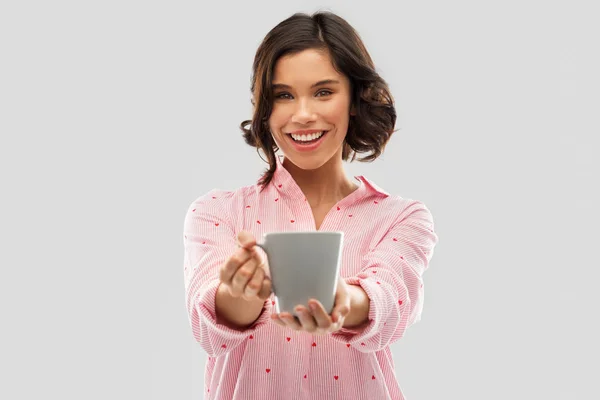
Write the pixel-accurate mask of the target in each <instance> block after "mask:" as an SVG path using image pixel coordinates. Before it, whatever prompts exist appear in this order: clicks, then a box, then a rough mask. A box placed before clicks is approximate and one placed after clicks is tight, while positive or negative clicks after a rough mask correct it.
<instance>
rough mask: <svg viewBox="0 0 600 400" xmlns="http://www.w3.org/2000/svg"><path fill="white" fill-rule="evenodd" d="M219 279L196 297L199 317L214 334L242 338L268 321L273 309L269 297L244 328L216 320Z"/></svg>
mask: <svg viewBox="0 0 600 400" xmlns="http://www.w3.org/2000/svg"><path fill="white" fill-rule="evenodd" d="M219 285H220V281H219V280H218V279H215V280H213V281H211V282H210V283H209V284H208V285H207V286H206V288H205V289H204V290H203V292H202V294H201V295H200V296H199V297H198V300H197V305H198V310H199V314H200V318H201V320H202V322H203V323H205V324H206V326H207V327H208V328H209V330H210V331H212V332H213V333H215V334H218V335H220V336H222V337H223V338H229V339H237V338H244V337H246V336H247V335H248V333H250V332H253V331H256V330H258V329H260V328H261V327H263V326H265V325H266V324H267V323H269V322H270V319H271V317H270V315H271V312H272V309H273V304H272V299H271V298H270V297H269V298H268V299H266V300H265V302H264V305H263V309H262V311H261V313H260V315H259V316H258V318H257V319H256V321H254V323H252V325H250V326H249V327H247V328H245V329H233V328H231V327H229V326H227V325H224V324H222V323H220V322H219V321H218V320H217V312H216V297H217V290H218V288H219Z"/></svg>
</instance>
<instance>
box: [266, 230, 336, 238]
mask: <svg viewBox="0 0 600 400" xmlns="http://www.w3.org/2000/svg"><path fill="white" fill-rule="evenodd" d="M315 233H316V234H318V235H342V236H343V235H344V232H342V231H287V232H268V233H265V234H263V236H265V237H266V236H269V235H302V234H311V235H314V234H315Z"/></svg>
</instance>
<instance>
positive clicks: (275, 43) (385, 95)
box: [240, 11, 396, 189]
mask: <svg viewBox="0 0 600 400" xmlns="http://www.w3.org/2000/svg"><path fill="white" fill-rule="evenodd" d="M307 49H315V50H324V51H327V52H328V54H329V55H330V57H331V60H332V63H333V67H334V68H335V69H336V70H337V71H338V72H339V73H341V74H343V75H345V76H346V77H347V78H348V79H349V81H350V93H351V107H354V115H350V120H349V123H348V132H347V134H346V138H345V141H344V144H343V146H344V148H343V152H342V159H343V160H344V161H348V160H349V159H350V157H352V158H351V159H350V161H354V159H355V158H356V154H357V153H368V154H367V155H365V156H363V157H361V158H358V161H373V160H375V159H376V158H377V157H379V156H380V155H381V153H382V152H383V149H384V147H385V145H386V144H387V142H388V141H389V139H390V137H391V135H392V133H393V132H394V125H395V123H396V109H395V107H394V98H393V97H392V95H391V93H390V90H389V88H388V85H387V83H386V82H385V81H384V80H383V78H381V77H380V76H379V74H378V73H377V72H376V71H375V66H374V64H373V60H372V59H371V56H370V55H369V53H368V52H367V49H366V48H365V46H364V44H363V42H362V40H361V38H360V36H359V35H358V33H357V32H356V31H355V30H354V28H353V27H352V26H351V25H350V24H349V23H348V22H347V21H346V20H344V19H343V18H341V17H340V16H338V15H336V14H334V13H331V12H329V11H319V12H316V13H314V14H313V15H308V14H304V13H296V14H294V15H292V16H291V17H289V18H287V19H286V20H284V21H282V22H280V23H279V24H278V25H277V26H275V27H274V28H273V29H272V30H271V31H270V32H269V33H268V34H267V35H266V36H265V38H264V40H263V41H262V43H261V44H260V46H259V47H258V49H257V51H256V55H255V58H254V63H253V72H252V81H251V88H250V91H251V93H252V105H253V108H254V115H253V117H252V119H251V120H246V121H243V122H242V123H241V124H240V128H241V130H242V132H243V137H244V140H245V141H246V143H247V144H249V145H250V146H253V147H256V150H257V152H258V153H259V156H260V150H262V151H263V152H264V153H265V154H266V156H267V160H268V163H269V168H268V169H267V170H266V172H265V173H264V175H263V176H262V177H261V179H260V180H259V182H258V183H259V184H260V185H261V186H262V189H264V188H265V187H266V186H267V185H268V184H269V182H271V180H272V179H273V174H274V172H275V168H276V165H277V163H276V158H275V157H276V156H275V152H276V151H277V150H279V149H278V148H277V144H276V143H275V141H274V140H273V137H272V136H271V133H270V130H269V117H270V115H271V112H272V110H273V100H274V99H273V89H272V82H273V69H274V67H275V64H276V62H277V60H279V58H281V57H282V56H284V55H288V54H296V53H299V52H301V51H303V50H307ZM261 158H262V157H261ZM263 160H264V158H263Z"/></svg>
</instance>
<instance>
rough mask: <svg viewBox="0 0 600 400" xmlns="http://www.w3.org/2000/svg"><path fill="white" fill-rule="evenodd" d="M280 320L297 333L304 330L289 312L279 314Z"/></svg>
mask: <svg viewBox="0 0 600 400" xmlns="http://www.w3.org/2000/svg"><path fill="white" fill-rule="evenodd" d="M279 318H280V319H281V320H282V321H283V322H285V324H286V325H287V327H288V328H290V329H293V330H295V331H297V330H300V329H301V328H302V325H300V322H299V321H298V320H297V319H296V318H294V316H293V315H292V314H290V313H288V312H282V313H280V314H279Z"/></svg>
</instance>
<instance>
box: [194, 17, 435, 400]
mask: <svg viewBox="0 0 600 400" xmlns="http://www.w3.org/2000/svg"><path fill="white" fill-rule="evenodd" d="M251 90H252V94H253V101H252V103H253V106H254V114H253V117H252V119H251V120H248V121H244V122H242V125H241V129H242V131H243V133H244V138H245V141H246V142H247V143H248V144H249V145H251V146H254V147H256V148H257V151H262V152H263V153H264V154H265V155H266V158H267V161H268V163H269V168H268V170H267V171H266V173H265V174H264V175H263V176H262V177H261V179H260V180H259V181H258V182H257V183H256V184H254V185H250V186H246V187H242V188H240V189H238V190H235V191H224V190H219V189H214V190H212V191H210V192H209V193H207V194H205V195H203V196H201V197H199V198H198V199H197V200H195V201H194V202H193V203H192V204H191V205H190V207H189V209H188V211H187V214H186V216H185V222H184V245H185V266H184V275H185V288H186V300H187V309H188V312H189V322H190V325H191V327H192V332H193V335H194V338H195V339H196V341H197V342H198V343H200V345H201V346H202V348H203V349H204V350H205V351H206V352H207V353H208V356H209V357H208V361H207V364H206V372H205V376H204V383H205V394H206V397H207V398H210V399H244V400H252V399H403V398H404V396H403V394H402V391H401V389H400V386H399V384H398V382H397V381H396V375H395V372H394V362H393V359H392V354H391V352H390V348H389V346H390V345H391V344H392V343H394V342H395V341H397V340H398V339H400V338H401V337H402V336H403V335H404V332H405V331H406V329H407V328H408V327H409V326H410V325H411V324H413V323H415V322H417V321H418V320H419V319H420V316H421V311H422V307H423V279H422V275H423V272H424V271H425V269H426V268H427V267H428V264H429V262H430V260H431V257H432V256H433V250H434V247H435V245H436V243H437V241H438V237H437V235H436V234H435V232H434V226H433V219H432V215H431V213H430V212H429V210H428V209H427V207H426V206H425V205H424V204H423V203H421V202H419V201H416V200H411V199H405V198H402V197H400V196H394V195H390V194H388V193H387V192H386V191H384V190H383V189H381V188H380V187H378V186H377V185H376V184H374V183H373V182H371V181H370V180H368V179H367V178H365V177H364V176H357V177H355V178H354V179H349V178H348V177H347V176H346V174H345V172H344V168H343V161H347V160H354V159H355V157H356V155H357V154H358V153H366V155H365V156H364V157H362V158H359V160H360V161H371V160H374V159H376V158H377V157H378V156H379V155H380V154H381V153H382V151H383V148H384V146H385V145H386V143H387V142H388V140H389V138H390V136H391V134H392V133H393V130H394V124H395V121H396V112H395V108H394V104H393V98H392V96H391V95H390V93H389V89H388V87H387V84H386V83H385V81H384V80H383V79H382V78H381V77H380V76H379V75H378V74H377V73H376V72H375V67H374V64H373V62H372V60H371V58H370V56H369V54H368V52H367V50H366V49H365V46H364V45H363V43H362V41H361V39H360V37H359V35H358V34H357V33H356V32H355V30H354V29H353V28H352V27H351V26H350V25H349V24H348V23H347V22H346V21H345V20H344V19H342V18H341V17H339V16H336V15H335V14H332V13H328V12H319V13H316V14H314V15H306V14H295V15H293V16H291V17H290V18H288V19H286V20H284V21H282V22H281V23H280V24H278V25H277V26H276V27H275V28H273V29H272V30H271V31H270V32H269V33H268V34H267V36H266V37H265V38H264V41H263V42H262V44H261V45H260V46H259V48H258V50H257V53H256V57H255V60H254V67H253V81H252V88H251ZM278 152H280V153H282V154H276V153H278ZM310 230H323V231H343V232H344V249H343V255H342V257H343V258H342V265H341V272H340V278H339V281H338V285H337V292H336V300H335V305H334V308H333V311H332V313H331V315H328V314H327V312H326V311H325V310H324V309H323V307H322V305H321V304H320V303H319V302H318V301H316V300H314V299H311V300H310V301H309V304H299V305H298V307H297V308H296V311H297V312H298V313H299V315H300V316H299V317H293V316H292V315H290V314H288V313H282V314H280V315H277V314H275V312H274V301H273V299H274V297H273V295H272V292H271V282H270V279H269V274H268V260H267V259H266V257H264V256H263V255H262V253H260V252H259V251H257V247H256V246H255V244H256V238H259V237H261V236H262V235H263V234H264V233H267V232H275V231H310Z"/></svg>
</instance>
